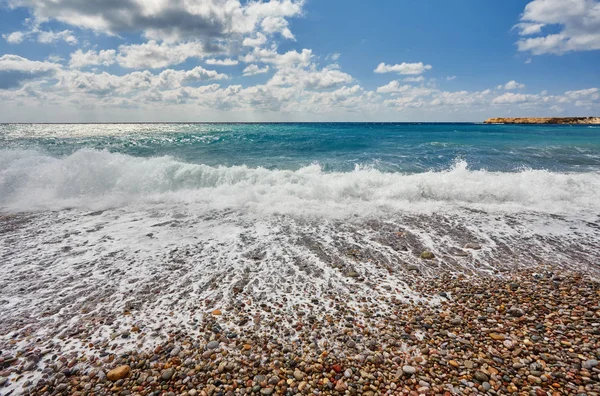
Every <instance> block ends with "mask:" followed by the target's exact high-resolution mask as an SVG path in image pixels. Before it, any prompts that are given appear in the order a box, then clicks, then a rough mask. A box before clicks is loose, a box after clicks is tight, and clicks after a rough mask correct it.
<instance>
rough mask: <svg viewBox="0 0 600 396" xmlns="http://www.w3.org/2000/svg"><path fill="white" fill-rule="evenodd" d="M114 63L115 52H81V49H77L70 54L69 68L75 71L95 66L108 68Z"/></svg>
mask: <svg viewBox="0 0 600 396" xmlns="http://www.w3.org/2000/svg"><path fill="white" fill-rule="evenodd" d="M115 61H116V51H115V50H101V51H98V52H96V51H93V50H89V51H86V52H83V51H82V50H81V49H78V50H77V51H75V52H73V53H72V54H71V59H70V61H69V66H70V67H73V68H77V69H80V68H83V67H86V66H96V65H102V66H110V65H112V64H113V63H115Z"/></svg>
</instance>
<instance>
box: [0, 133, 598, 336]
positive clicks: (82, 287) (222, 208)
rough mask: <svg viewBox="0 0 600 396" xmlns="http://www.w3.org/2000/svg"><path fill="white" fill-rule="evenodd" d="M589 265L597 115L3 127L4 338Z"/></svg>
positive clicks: (0, 273) (180, 321) (0, 240)
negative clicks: (118, 317)
mask: <svg viewBox="0 0 600 396" xmlns="http://www.w3.org/2000/svg"><path fill="white" fill-rule="evenodd" d="M424 251H428V252H430V253H432V255H433V259H424V258H422V254H423V252H424ZM429 257H430V256H429ZM598 257H600V126H585V125H573V126H569V125H566V126H564V125H563V126H554V125H527V126H525V125H483V124H477V123H273V124H271V123H268V124H260V123H230V124H229V123H224V124H220V123H197V124H193V123H192V124H177V123H174V124H162V123H161V124H4V125H0V310H1V311H2V313H3V315H2V316H3V317H4V319H2V321H0V326H1V327H2V328H3V329H4V330H7V329H12V328H15V329H17V328H25V327H27V326H29V327H27V328H28V329H30V332H31V334H33V335H35V334H38V335H39V334H43V335H44V336H45V337H50V338H52V337H58V338H60V337H59V336H60V335H61V334H68V332H69V331H74V330H73V329H74V328H75V329H76V328H77V326H79V325H80V324H78V323H80V322H78V320H80V319H81V318H82V317H83V313H82V312H86V313H88V315H89V312H92V313H95V315H97V316H98V317H102V316H103V315H104V316H106V315H109V313H110V312H113V311H120V312H122V311H127V312H130V311H131V312H134V311H135V312H137V314H136V316H135V320H136V321H138V322H139V321H144V320H146V321H147V322H150V323H158V324H160V323H163V322H164V323H170V324H171V325H173V326H179V328H184V327H185V326H186V325H187V323H188V322H189V321H190V318H189V312H190V310H191V309H192V308H193V307H197V306H198V304H200V302H202V303H201V305H202V307H203V309H214V308H222V307H223V306H226V305H227V304H236V303H237V301H238V300H239V299H240V298H242V297H240V296H243V298H244V299H252V300H253V301H258V302H260V301H266V302H269V301H270V302H273V301H276V302H277V304H279V305H278V306H280V307H281V309H282V310H285V309H287V308H290V307H292V306H295V305H298V304H300V305H302V304H304V303H306V302H307V301H308V302H310V301H311V299H315V298H317V299H318V298H319V296H321V295H323V293H332V292H334V293H337V295H339V296H343V298H346V299H348V300H352V299H358V298H367V299H371V300H372V301H373V306H374V307H377V304H379V302H378V301H382V299H380V298H379V296H381V295H382V293H384V294H385V293H391V292H393V293H396V294H397V297H398V298H405V299H407V300H412V301H417V300H418V299H419V298H420V297H419V296H417V295H415V294H414V293H413V292H412V291H411V282H413V281H414V280H415V279H417V278H418V277H430V276H437V274H440V273H442V272H444V273H452V274H456V276H474V275H477V276H503V274H510V273H512V272H515V271H520V270H524V269H532V270H538V269H539V270H540V271H541V270H544V269H546V270H556V269H561V270H575V271H579V272H582V273H588V274H590V275H589V276H594V275H593V274H594V273H596V271H597V269H598V265H599V263H598ZM286 307H287V308H286ZM384 308H385V307H382V309H384ZM290 309H291V308H290ZM48 313H50V314H48ZM42 318H46V319H42ZM132 320H133V319H132ZM132 323H133V322H132ZM132 323H124V324H123V326H125V327H126V326H131V325H132ZM136 323H137V322H136ZM50 329H52V330H50ZM107 331H108V330H106V328H105V327H102V326H100V327H98V330H97V336H98V337H107V334H108V333H106V332H107ZM5 334H7V337H10V336H9V334H10V332H5ZM0 341H2V340H0ZM6 341H8V338H7V339H6ZM123 342H126V341H123Z"/></svg>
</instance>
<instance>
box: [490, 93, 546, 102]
mask: <svg viewBox="0 0 600 396" xmlns="http://www.w3.org/2000/svg"><path fill="white" fill-rule="evenodd" d="M538 98H539V96H538V95H529V94H521V93H513V92H507V93H505V94H502V95H500V96H498V97H496V98H494V99H493V100H492V104H514V103H524V102H530V101H534V100H536V99H538Z"/></svg>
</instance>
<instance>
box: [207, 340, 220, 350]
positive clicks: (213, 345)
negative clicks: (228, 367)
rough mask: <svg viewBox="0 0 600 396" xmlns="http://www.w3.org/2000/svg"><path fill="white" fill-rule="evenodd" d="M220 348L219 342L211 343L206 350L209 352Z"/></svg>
mask: <svg viewBox="0 0 600 396" xmlns="http://www.w3.org/2000/svg"><path fill="white" fill-rule="evenodd" d="M218 347H219V342H218V341H211V342H209V343H208V345H206V348H207V349H209V350H213V349H217V348H218Z"/></svg>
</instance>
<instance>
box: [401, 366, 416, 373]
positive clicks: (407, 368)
mask: <svg viewBox="0 0 600 396" xmlns="http://www.w3.org/2000/svg"><path fill="white" fill-rule="evenodd" d="M402 371H404V372H405V373H406V374H408V375H413V374H415V373H416V372H417V369H416V368H414V367H413V366H408V365H406V366H402Z"/></svg>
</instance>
